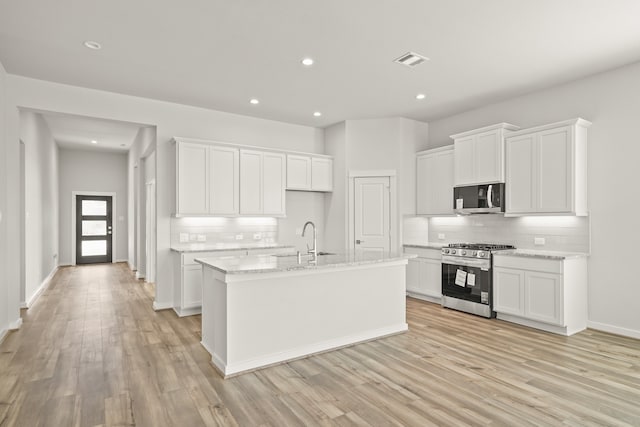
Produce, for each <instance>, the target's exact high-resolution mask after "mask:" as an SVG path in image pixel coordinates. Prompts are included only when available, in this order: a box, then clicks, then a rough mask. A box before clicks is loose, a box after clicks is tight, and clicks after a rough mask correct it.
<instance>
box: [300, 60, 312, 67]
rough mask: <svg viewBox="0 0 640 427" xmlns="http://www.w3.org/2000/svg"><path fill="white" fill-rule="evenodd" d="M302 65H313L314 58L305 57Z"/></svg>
mask: <svg viewBox="0 0 640 427" xmlns="http://www.w3.org/2000/svg"><path fill="white" fill-rule="evenodd" d="M302 65H306V66H307V67H309V66H311V65H313V59H311V58H304V59H303V60H302Z"/></svg>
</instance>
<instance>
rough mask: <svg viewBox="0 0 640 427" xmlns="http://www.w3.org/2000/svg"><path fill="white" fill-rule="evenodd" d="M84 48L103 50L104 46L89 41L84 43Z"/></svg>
mask: <svg viewBox="0 0 640 427" xmlns="http://www.w3.org/2000/svg"><path fill="white" fill-rule="evenodd" d="M84 46H85V47H87V48H89V49H93V50H100V49H102V45H101V44H100V43H98V42H94V41H93V40H87V41H86V42H84Z"/></svg>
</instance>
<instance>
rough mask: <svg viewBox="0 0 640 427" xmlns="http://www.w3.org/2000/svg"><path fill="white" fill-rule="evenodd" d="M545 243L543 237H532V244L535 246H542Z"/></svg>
mask: <svg viewBox="0 0 640 427" xmlns="http://www.w3.org/2000/svg"><path fill="white" fill-rule="evenodd" d="M545 243H546V240H545V238H544V237H535V238H534V239H533V244H534V245H536V246H542V245H544V244H545Z"/></svg>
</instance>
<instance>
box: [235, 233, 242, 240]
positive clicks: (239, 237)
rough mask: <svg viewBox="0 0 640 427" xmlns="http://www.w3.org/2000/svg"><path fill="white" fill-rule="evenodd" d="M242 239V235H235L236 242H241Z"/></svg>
mask: <svg viewBox="0 0 640 427" xmlns="http://www.w3.org/2000/svg"><path fill="white" fill-rule="evenodd" d="M242 239H244V237H243V236H242V234H236V240H242Z"/></svg>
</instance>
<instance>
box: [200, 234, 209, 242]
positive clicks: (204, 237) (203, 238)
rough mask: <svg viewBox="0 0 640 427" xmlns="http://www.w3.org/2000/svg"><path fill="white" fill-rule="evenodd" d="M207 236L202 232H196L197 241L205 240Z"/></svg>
mask: <svg viewBox="0 0 640 427" xmlns="http://www.w3.org/2000/svg"><path fill="white" fill-rule="evenodd" d="M206 241H207V236H206V235H204V234H198V242H206Z"/></svg>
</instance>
